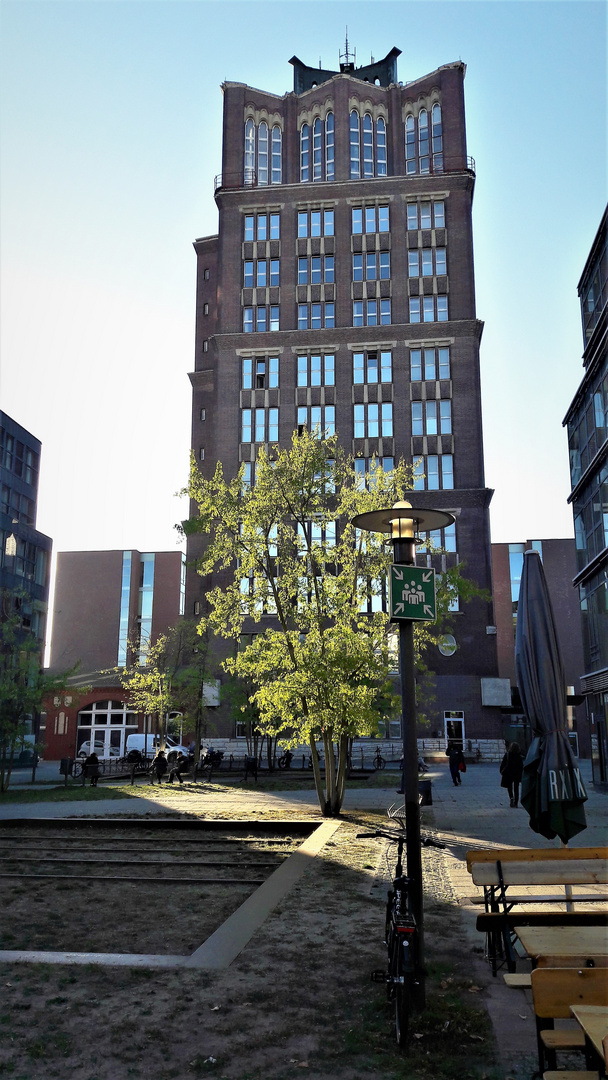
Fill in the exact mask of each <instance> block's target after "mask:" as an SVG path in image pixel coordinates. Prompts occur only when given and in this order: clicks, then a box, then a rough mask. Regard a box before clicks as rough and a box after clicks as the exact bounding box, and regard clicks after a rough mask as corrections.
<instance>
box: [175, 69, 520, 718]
mask: <svg viewBox="0 0 608 1080" xmlns="http://www.w3.org/2000/svg"><path fill="white" fill-rule="evenodd" d="M399 55H400V50H399V49H392V50H391V52H390V53H389V54H388V56H386V57H385V59H384V60H381V61H379V62H378V63H372V64H370V65H368V66H367V67H359V68H355V66H354V64H353V63H352V62H351V56H350V55H349V54H348V53H346V54H345V55H344V57H341V60H343V61H344V62H343V63H341V64H340V70H339V71H325V70H321V69H317V68H311V67H307V66H305V65H304V64H303V63H301V61H300V60H298V59H297V58H296V57H293V58H292V59H291V61H290V63H291V64H292V65H293V68H294V89H293V92H291V93H286V94H284V95H282V96H279V95H276V94H273V93H269V92H266V91H262V90H256V89H253V88H252V87H250V86H246V85H245V84H244V83H235V82H227V83H225V84H224V85H223V92H224V125H223V154H222V172H221V175H219V176H218V177H217V178H216V190H215V200H216V203H217V206H218V210H219V233H218V235H216V236H208V237H203V238H201V239H199V240H197V241H196V242H195V244H194V247H195V250H196V254H197V259H198V280H197V309H196V356H195V370H194V372H193V373H192V374H191V375H190V378H191V382H192V388H193V413H192V446H193V450H194V453H195V456H196V458H197V460H198V462H199V465H200V468H201V470H202V472H203V474H204V475H205V476H207V477H210V476H212V475H213V472H214V470H215V466H216V463H217V461H218V460H220V461H222V463H223V467H224V474H225V476H227V477H229V476H232V475H234V474H235V473H236V472H237V470H238V468H239V467H240V465H241V464H242V463H244V464H245V479H246V482H250V483H253V482H254V480H255V477H254V461H255V457H256V452H257V449H258V447H259V446H260V444H263V443H273V442H279V443H283V444H287V443H288V442H289V441H290V440H291V436H292V432H293V431H294V429H296V428H298V427H302V426H305V427H309V428H311V429H313V428H314V427H315V425H316V424H320V425H321V426H322V428H326V429H329V431H330V432H333V431H334V430H335V431H336V432H337V434H338V436H339V438H340V439H341V441H343V443H344V444H345V446H346V447H347V449H348V450H349V451H351V452H352V453H354V454H355V456H356V458H357V461H356V468H357V470H359V471H361V472H364V471H365V470H366V469H367V468H368V466H369V463H370V461H371V458H372V456H373V455H374V454H375V455H376V456H377V457H378V459H379V460H380V462H381V463H382V465H383V467H384V468H386V469H390V468H392V465H393V462H395V461H397V460H399V459H400V458H402V457H403V458H404V459H405V461H407V462H416V463H418V464H417V469H418V474H419V475H418V477H417V480H416V483H415V492H414V493H413V497H412V501H413V502H415V503H416V504H423V505H428V506H433V507H435V508H437V509H445V510H449V511H451V512H453V513H454V514H455V515H456V519H457V520H456V525H455V527H452V528H451V529H449V530H447V531H446V532H445V533H443V532H442V535H441V537H438V538H437V539H439V540H440V541H441V543H442V544H443V546H444V547H445V548H446V549H447V551H448V553H449V554H448V555H447V556H446V558H448V559H454V560H455V559H464V560H466V563H467V571H466V573H467V575H468V576H470V577H472V578H474V579H475V581H476V582H478V584H479V585H480V586H482V587H483V588H486V589H488V591H489V590H490V589H491V567H490V536H489V519H488V506H489V502H490V498H491V494H492V493H491V491H489V490H488V489H487V488H486V487H485V482H484V468H483V447H482V427H481V398H480V380H479V342H480V338H481V333H482V324H481V322H479V320H478V319H477V317H476V312H475V292H474V274H473V241H472V228H471V206H472V200H473V188H474V183H475V172H474V163H473V162H472V160H471V158H469V157H468V156H467V147H466V135H465V115H464V92H463V83H464V75H465V65H464V64H462V63H460V62H458V63H453V64H446V65H444V66H442V67H440V68H438V70H437V71H433V72H431V73H430V74H429V75H426V76H425V77H424V78H421V79H417V80H416V81H415V82H411V83H408V84H406V85H403V84H401V83H399V82H398V81H397V57H398V56H399ZM200 544H201V538H200V537H194V538H191V540H190V545H189V552H188V556H189V560H191V559H193V558H195V557H196V555H197V552H198V551H199V550H200V547H199V545H200ZM421 558H425V556H421V555H420V554H419V556H418V559H419V561H420V559H421ZM205 586H206V582H205V581H203V580H202V579H201V578H200V577H198V576H197V575H196V573H195V572H194V571H193V570H190V572H189V578H188V582H187V612H188V614H190V615H192V614H195V613H196V612H197V611H198V610H200V605H201V604H202V602H203V598H204V590H205ZM454 627H455V629H454V637H455V639H456V645H457V650H456V652H453V653H452V649H451V648H450V644H451V643H448V646H447V647H446V648H445V649H444V652H445V655H441V654H440V653H439V651H435V655H434V656H432V657H429V658H428V659H429V661H430V665H431V668H432V669H433V670H434V671H435V672H436V676H437V678H436V688H435V693H436V699H435V703H434V706H433V715H434V717H435V718H436V719H435V721H434V722H433V723H432V724H431V727H432V729H433V733H435V734H437V735H438V736H440V737H442V736H444V735H445V733H446V730H449V731H450V733H454V734H457V733H461V734H462V735H463V736H464V737H467V738H477V737H483V736H486V737H491V736H496V734H498V733H499V730H500V729H499V712H498V709H497V706H499V705H501V704H508V702H507V701H504V702H503V701H499V700H498V697H497V695H496V691H497V688H498V687H497V684H496V682H495V678H496V676H497V664H496V647H495V637H494V636H493V634H494V632H495V631H494V627H493V617H492V609H491V605H490V604H488V603H487V602H482V601H476V602H474V603H472V604H470V605H467V606H466V608H464V609H463V610H462V611H460V612H458V613H455V615H454ZM449 714H453V715H452V716H450V715H449ZM461 720H464V726H462V725H461V723H460V721H461ZM446 723H453V724H455V726H452V727H450V728H448V729H446V726H445V725H446ZM225 733H226V734H228V730H226V732H225ZM427 734H430V732H428V731H427Z"/></svg>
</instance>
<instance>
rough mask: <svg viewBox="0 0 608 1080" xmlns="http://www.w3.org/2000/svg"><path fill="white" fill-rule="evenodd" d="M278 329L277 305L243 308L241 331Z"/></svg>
mask: <svg viewBox="0 0 608 1080" xmlns="http://www.w3.org/2000/svg"><path fill="white" fill-rule="evenodd" d="M278 329H279V306H278V304H276V305H275V304H272V305H271V306H270V307H266V306H264V305H261V306H257V307H244V308H243V333H244V334H253V333H254V332H255V333H258V334H260V333H262V334H263V333H265V332H266V331H267V330H278Z"/></svg>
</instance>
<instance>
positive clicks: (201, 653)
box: [113, 620, 208, 761]
mask: <svg viewBox="0 0 608 1080" xmlns="http://www.w3.org/2000/svg"><path fill="white" fill-rule="evenodd" d="M136 644H137V647H135V643H134V644H133V646H131V647H130V649H129V654H130V655H131V656H137V657H138V658H139V656H140V655H142V654H143V657H145V663H143V664H140V663H131V664H129V665H127V667H125V668H115V669H113V673H114V674H116V675H118V678H119V681H120V684H121V686H123V687H124V689H125V690H127V691H128V694H129V702H130V704H131V706H132V707H133V709H135V710H137V712H142V713H143V714H144V715H145V716H150V718H151V720H152V731H151V734H154V735H157V736H158V738H159V742H160V745H161V746H163V747H164V746H165V742H166V737H167V734H168V733H169V726H170V719H169V714H170V713H171V712H180V713H182V715H183V717H184V719H185V721H186V722H187V723H189V724H190V725H191V727H192V728H193V729H194V733H195V760H196V761H198V759H199V755H200V742H201V738H202V737H203V735H204V734H205V731H206V719H207V707H206V706H205V704H204V701H203V684H204V681H205V679H206V678H208V675H207V652H208V650H207V641H206V638H205V636H201V635H200V634H199V633H198V632H197V627H196V624H195V623H193V622H191V621H187V620H184V621H183V622H181V623H179V624H178V625H177V626H175V627H173V628H171V629H170V630H169V631H168V632H167V633H166V634H160V635H159V636H158V637H157V639H156V641H154V642H147V643H145V647H144V648H143V650H142V649H141V647H140V643H139V642H138V643H136Z"/></svg>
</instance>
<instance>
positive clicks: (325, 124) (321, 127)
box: [300, 112, 334, 183]
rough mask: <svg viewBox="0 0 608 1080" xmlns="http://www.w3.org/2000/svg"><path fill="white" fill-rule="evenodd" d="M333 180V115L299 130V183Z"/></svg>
mask: <svg viewBox="0 0 608 1080" xmlns="http://www.w3.org/2000/svg"><path fill="white" fill-rule="evenodd" d="M333 179H334V115H333V113H331V112H329V113H327V115H326V116H325V118H324V119H323V118H321V117H320V116H317V117H316V118H315V120H314V121H313V123H312V125H310V124H302V127H301V128H300V182H301V183H308V182H309V181H311V180H312V181H313V182H314V181H319V180H333Z"/></svg>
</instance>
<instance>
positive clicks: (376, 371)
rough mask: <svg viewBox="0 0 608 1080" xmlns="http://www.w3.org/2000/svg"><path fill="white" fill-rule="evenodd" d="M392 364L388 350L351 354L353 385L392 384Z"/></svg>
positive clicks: (391, 357) (391, 356)
mask: <svg viewBox="0 0 608 1080" xmlns="http://www.w3.org/2000/svg"><path fill="white" fill-rule="evenodd" d="M392 363H393V355H392V353H391V352H390V351H389V350H380V351H378V352H377V351H376V350H369V351H368V352H355V353H353V383H355V384H357V383H378V382H383V383H389V382H392V378H393V373H392Z"/></svg>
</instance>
